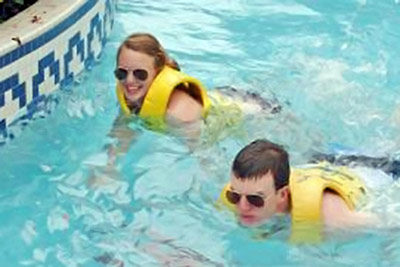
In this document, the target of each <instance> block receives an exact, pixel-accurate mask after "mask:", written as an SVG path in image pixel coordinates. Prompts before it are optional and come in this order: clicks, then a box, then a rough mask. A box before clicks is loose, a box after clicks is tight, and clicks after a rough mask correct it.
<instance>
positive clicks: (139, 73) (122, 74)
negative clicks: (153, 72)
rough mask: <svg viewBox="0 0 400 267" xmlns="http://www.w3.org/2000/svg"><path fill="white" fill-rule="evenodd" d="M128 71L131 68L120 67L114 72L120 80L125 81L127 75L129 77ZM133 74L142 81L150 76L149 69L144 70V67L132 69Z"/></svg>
mask: <svg viewBox="0 0 400 267" xmlns="http://www.w3.org/2000/svg"><path fill="white" fill-rule="evenodd" d="M128 71H129V70H126V69H123V68H118V69H116V70H114V74H115V77H116V78H117V79H118V80H120V81H124V80H125V79H126V77H128ZM132 74H133V76H134V77H135V78H136V79H138V80H140V81H142V82H144V81H145V80H147V77H148V76H149V73H148V72H147V70H144V69H136V70H132Z"/></svg>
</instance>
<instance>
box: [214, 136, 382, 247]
mask: <svg viewBox="0 0 400 267" xmlns="http://www.w3.org/2000/svg"><path fill="white" fill-rule="evenodd" d="M289 177H290V178H289ZM365 192H366V188H365V187H364V185H363V184H362V182H361V181H360V180H359V179H358V177H357V176H356V175H354V174H353V173H351V172H349V171H348V170H347V169H345V168H332V167H331V166H330V165H327V164H325V165H313V166H312V167H308V168H304V169H298V170H294V171H292V174H291V172H290V165H289V156H288V154H287V152H286V151H285V150H284V149H283V147H281V146H279V145H277V144H274V143H271V142H269V141H267V140H256V141H254V142H252V143H251V144H249V145H247V146H246V147H244V148H243V149H242V150H241V151H240V152H239V153H238V154H237V156H236V158H235V159H234V162H233V165H232V174H231V180H230V183H229V184H228V185H227V186H226V187H225V189H224V191H223V193H222V195H221V197H222V201H223V202H224V203H225V204H227V205H228V206H231V208H233V209H234V210H235V212H236V214H237V216H238V220H239V222H240V223H241V224H242V225H244V226H249V227H252V226H259V225H261V224H264V223H265V222H266V221H268V219H270V218H271V217H272V216H274V215H275V214H285V213H286V214H290V215H291V216H292V240H294V241H306V242H307V241H318V240H320V239H321V230H322V226H323V225H329V226H334V227H343V226H358V225H372V224H375V223H377V217H376V216H375V215H372V214H367V213H361V212H358V211H356V210H355V208H356V207H357V206H358V205H359V203H360V202H361V201H362V199H363V197H364V195H365Z"/></svg>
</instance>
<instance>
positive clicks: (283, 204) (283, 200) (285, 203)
mask: <svg viewBox="0 0 400 267" xmlns="http://www.w3.org/2000/svg"><path fill="white" fill-rule="evenodd" d="M276 195H277V197H278V201H277V207H276V208H277V211H278V212H285V211H286V210H288V208H289V197H290V193H289V186H287V185H286V186H284V187H282V188H280V189H279V190H278V192H276Z"/></svg>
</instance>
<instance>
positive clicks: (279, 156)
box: [232, 139, 290, 190]
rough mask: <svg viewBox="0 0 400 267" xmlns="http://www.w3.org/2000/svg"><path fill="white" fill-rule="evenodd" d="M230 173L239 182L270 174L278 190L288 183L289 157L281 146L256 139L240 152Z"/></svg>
mask: <svg viewBox="0 0 400 267" xmlns="http://www.w3.org/2000/svg"><path fill="white" fill-rule="evenodd" d="M232 171H233V174H234V175H235V176H236V178H238V179H241V180H244V179H258V178H260V177H262V176H263V175H265V174H267V173H268V172H271V173H272V175H273V177H274V184H275V189H276V190H278V189H280V188H282V187H284V186H286V185H288V183H289V175H290V166H289V155H288V153H287V152H286V150H285V149H284V148H283V147H282V146H280V145H277V144H274V143H272V142H270V141H268V140H265V139H258V140H255V141H253V142H252V143H250V144H248V145H247V146H245V147H244V148H243V149H242V150H240V152H239V153H238V154H237V155H236V157H235V160H234V161H233V164H232Z"/></svg>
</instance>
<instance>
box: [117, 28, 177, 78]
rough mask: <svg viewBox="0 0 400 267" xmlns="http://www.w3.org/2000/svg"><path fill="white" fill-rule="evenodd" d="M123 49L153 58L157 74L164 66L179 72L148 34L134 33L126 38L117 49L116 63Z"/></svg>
mask: <svg viewBox="0 0 400 267" xmlns="http://www.w3.org/2000/svg"><path fill="white" fill-rule="evenodd" d="M123 47H125V48H128V49H131V50H133V51H137V52H141V53H144V54H147V55H149V56H151V57H153V58H154V67H155V69H156V71H157V72H159V71H160V70H161V69H162V68H163V67H164V66H165V65H167V66H169V67H171V68H174V69H176V70H180V69H179V65H178V63H177V62H176V61H175V60H173V59H171V58H170V57H169V56H168V54H167V52H165V49H164V48H163V47H162V45H161V44H160V42H159V41H158V40H157V39H156V38H155V37H154V36H153V35H151V34H149V33H134V34H132V35H130V36H128V38H126V39H125V40H124V41H123V42H122V44H121V45H120V47H119V48H118V52H117V62H118V59H119V55H120V54H121V50H122V48H123Z"/></svg>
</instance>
